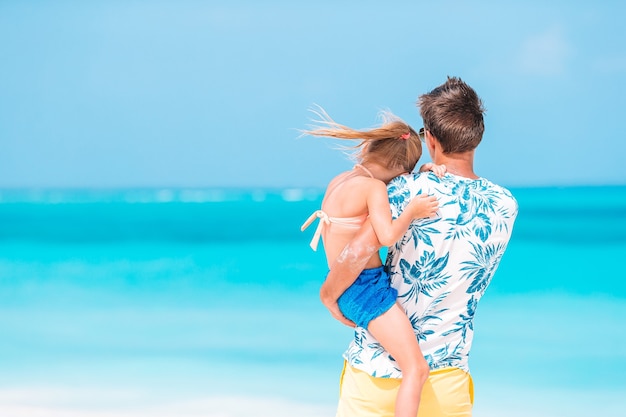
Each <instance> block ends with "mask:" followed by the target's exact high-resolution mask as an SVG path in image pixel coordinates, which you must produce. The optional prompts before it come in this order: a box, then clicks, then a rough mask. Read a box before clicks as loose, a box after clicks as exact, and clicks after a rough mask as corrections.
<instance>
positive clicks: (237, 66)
mask: <svg viewBox="0 0 626 417" xmlns="http://www.w3.org/2000/svg"><path fill="white" fill-rule="evenodd" d="M502 3H504V2H498V1H472V2H470V1H438V2H425V1H415V0H413V1H395V2H394V1H390V2H380V1H344V2H336V1H331V0H321V1H316V2H306V4H304V3H303V4H299V3H298V2H288V1H278V0H276V1H252V0H249V1H225V0H224V1H190V0H180V1H141V0H136V1H88V2H85V1H62V0H61V1H43V0H40V1H17V0H13V1H12V0H4V1H2V2H0V56H1V57H2V65H0V144H1V146H2V151H1V152H0V187H144V186H150V187H152V186H155V187H160V186H164V187H170V186H182V187H205V186H207V187H213V186H244V187H247V186H262V187H299V186H303V187H305V186H316V187H317V186H319V187H321V186H324V185H325V183H326V182H327V181H328V179H329V178H331V177H332V176H333V175H334V174H336V173H337V172H339V171H340V170H342V169H346V168H349V167H350V162H349V161H348V160H347V159H346V158H345V157H344V156H343V155H342V154H341V153H340V152H338V151H336V150H334V149H333V147H334V142H331V141H328V140H325V139H318V138H308V137H305V138H298V132H297V131H296V129H299V128H304V127H306V125H307V123H308V119H309V117H310V114H309V113H308V112H307V109H308V108H309V107H311V106H312V105H313V104H315V103H317V104H319V105H321V106H323V107H325V108H326V110H327V111H328V112H329V113H330V114H331V116H333V117H334V118H335V119H336V120H337V121H340V122H343V123H346V124H349V125H352V126H354V127H357V128H366V127H370V126H372V125H374V124H376V123H377V122H378V121H379V120H378V119H377V113H378V111H379V110H381V109H390V110H392V111H393V112H395V113H396V114H397V115H399V116H401V117H402V118H404V119H405V120H406V121H408V122H409V123H411V124H412V125H414V126H415V127H416V128H419V127H421V119H420V117H419V113H418V111H417V109H416V107H415V101H416V99H417V97H418V95H419V94H420V93H422V92H425V91H427V90H430V89H432V88H434V87H436V86H437V85H438V84H440V83H442V82H443V81H444V80H445V78H446V76H447V75H455V76H459V77H461V78H463V79H464V80H465V81H467V82H468V83H469V84H470V85H472V86H473V87H474V88H475V89H476V90H477V92H478V93H479V95H480V96H481V97H482V99H483V100H484V102H485V105H486V107H487V114H486V126H487V128H486V134H485V137H484V140H483V143H482V144H481V145H480V147H479V148H478V151H477V152H478V154H477V155H478V156H477V164H476V170H477V172H478V174H480V175H483V176H485V177H487V178H489V179H491V180H493V181H495V182H498V183H501V184H503V185H507V186H544V185H573V184H585V185H587V184H626V163H624V162H623V161H624V157H625V155H626V140H625V139H624V138H625V137H626V123H624V113H625V111H624V110H625V109H626V94H625V93H626V29H625V26H624V24H623V18H624V16H626V5H625V4H624V3H623V2H620V1H604V2H583V1H551V2H544V1H536V0H532V1H523V2H522V1H519V2H515V3H511V2H506V4H502Z"/></svg>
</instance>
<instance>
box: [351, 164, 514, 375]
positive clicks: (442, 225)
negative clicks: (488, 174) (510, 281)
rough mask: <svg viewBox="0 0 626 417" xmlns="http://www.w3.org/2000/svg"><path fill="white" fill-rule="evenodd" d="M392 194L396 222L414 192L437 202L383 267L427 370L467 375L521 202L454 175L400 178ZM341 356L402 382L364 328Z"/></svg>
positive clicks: (487, 185) (392, 185) (485, 182)
mask: <svg viewBox="0 0 626 417" xmlns="http://www.w3.org/2000/svg"><path fill="white" fill-rule="evenodd" d="M388 193H389V202H390V205H391V209H392V213H393V215H394V217H397V216H398V215H399V214H400V213H401V211H402V209H403V208H404V207H405V206H406V204H407V203H408V202H409V201H410V199H411V197H413V196H415V195H417V194H430V195H434V196H436V197H437V198H438V201H439V211H438V213H437V215H436V216H434V217H430V218H425V219H418V220H415V221H414V222H413V223H412V225H411V227H410V228H409V230H408V232H407V233H406V234H405V235H404V237H403V238H402V239H401V240H400V241H398V242H397V243H396V244H395V246H393V247H390V248H389V250H388V254H387V261H386V269H387V271H388V272H389V276H390V279H391V285H392V286H393V287H394V288H396V289H397V290H398V301H399V303H400V305H401V306H402V307H403V308H404V310H405V311H406V314H407V316H408V317H409V320H410V321H411V323H412V325H413V330H414V331H415V336H416V337H417V339H418V342H419V345H420V348H421V349H422V353H423V354H424V357H425V358H426V360H427V362H428V363H429V365H430V368H431V369H432V370H435V369H440V368H448V367H457V368H460V369H462V370H464V371H466V372H469V366H468V356H469V352H470V348H471V346H472V337H473V332H474V329H473V320H474V314H475V313H476V307H477V305H478V301H479V300H480V298H481V297H482V295H483V293H484V292H485V289H486V288H487V286H488V285H489V282H490V281H491V279H492V277H493V275H494V273H495V272H496V269H497V267H498V264H499V263H500V259H501V258H502V255H503V254H504V251H505V249H506V247H507V244H508V242H509V239H510V237H511V232H512V229H513V223H514V221H515V217H516V216H517V211H518V206H517V201H516V200H515V199H514V198H513V196H512V195H511V193H510V192H509V191H508V190H507V189H505V188H503V187H500V186H498V185H496V184H493V183H492V182H490V181H488V180H486V179H484V178H479V179H476V180H471V179H468V178H463V177H458V176H455V175H452V174H446V175H445V176H444V177H443V178H438V177H436V176H435V175H434V174H433V173H421V174H409V175H403V176H400V177H398V178H395V179H394V180H392V181H391V182H390V183H389V186H388ZM344 358H345V359H346V360H347V361H348V363H349V364H350V365H352V366H353V367H355V368H357V369H360V370H363V371H365V372H367V373H369V374H370V375H372V376H375V377H382V378H401V377H402V373H401V371H400V369H399V367H398V365H397V363H396V362H395V361H394V359H393V358H392V357H391V356H390V355H389V354H388V353H387V352H386V351H385V350H384V348H383V347H382V346H381V345H380V343H378V341H377V340H376V339H375V338H374V337H373V336H372V335H371V334H370V333H369V332H368V331H367V330H366V329H364V328H360V327H357V328H356V329H355V334H354V339H353V341H352V342H351V343H350V346H349V347H348V349H347V350H346V352H345V353H344Z"/></svg>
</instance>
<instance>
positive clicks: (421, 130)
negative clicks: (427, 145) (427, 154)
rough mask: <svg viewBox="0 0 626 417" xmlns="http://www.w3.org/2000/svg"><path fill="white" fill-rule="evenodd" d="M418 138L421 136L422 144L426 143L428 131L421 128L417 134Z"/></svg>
mask: <svg viewBox="0 0 626 417" xmlns="http://www.w3.org/2000/svg"><path fill="white" fill-rule="evenodd" d="M417 136H419V138H420V140H421V141H422V142H425V141H426V130H425V129H424V128H421V129H420V130H419V132H417Z"/></svg>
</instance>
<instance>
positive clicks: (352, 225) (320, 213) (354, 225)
mask: <svg viewBox="0 0 626 417" xmlns="http://www.w3.org/2000/svg"><path fill="white" fill-rule="evenodd" d="M354 167H355V168H357V167H358V168H361V169H362V170H363V171H365V172H366V173H367V175H369V176H370V178H374V176H373V175H372V173H371V172H370V170H369V169H367V168H365V167H364V166H363V165H361V164H356V165H355V166H354ZM342 183H343V181H342V182H341V183H339V184H342ZM339 184H337V185H339ZM336 187H337V186H335V187H334V188H333V189H332V190H330V191H329V192H328V193H327V196H328V195H330V193H332V192H333V191H334V189H335V188H336ZM367 217H368V214H367V213H365V214H362V215H360V216H355V217H331V216H329V215H328V214H326V212H325V211H324V210H316V211H315V212H313V214H311V215H310V216H309V218H308V219H307V220H306V221H305V222H304V224H303V225H302V227H300V230H301V231H304V230H305V229H306V228H307V227H309V226H310V225H311V223H313V222H314V221H315V219H320V222H319V223H318V224H317V229H315V234H313V239H311V244H310V246H311V249H313V250H314V251H316V250H317V246H318V244H319V240H320V237H321V235H322V230H323V228H324V227H325V226H326V225H330V224H331V223H332V224H335V225H337V226H341V227H345V228H349V229H358V228H359V227H361V225H362V224H363V223H364V222H365V220H367Z"/></svg>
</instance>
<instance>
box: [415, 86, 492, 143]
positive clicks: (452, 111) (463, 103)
mask: <svg viewBox="0 0 626 417" xmlns="http://www.w3.org/2000/svg"><path fill="white" fill-rule="evenodd" d="M417 105H418V107H419V109H420V114H421V116H422V119H423V120H424V129H426V130H428V131H430V133H431V134H432V135H433V136H434V137H435V138H436V139H437V140H438V141H439V143H440V144H441V146H442V148H443V152H444V153H460V152H468V151H472V150H474V149H476V147H477V146H478V144H479V143H480V141H481V140H482V137H483V133H484V131H485V123H484V120H483V113H484V112H485V108H484V107H483V103H482V101H481V99H480V97H478V95H477V94H476V92H475V91H474V90H473V89H472V88H471V87H470V86H469V85H467V84H466V83H465V82H463V81H462V80H461V79H460V78H457V77H448V80H447V81H446V82H445V83H443V84H442V85H440V86H439V87H437V88H435V89H434V90H432V91H431V92H430V93H426V94H423V95H421V96H420V97H419V99H418V102H417Z"/></svg>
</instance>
